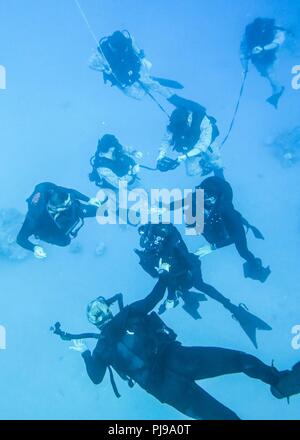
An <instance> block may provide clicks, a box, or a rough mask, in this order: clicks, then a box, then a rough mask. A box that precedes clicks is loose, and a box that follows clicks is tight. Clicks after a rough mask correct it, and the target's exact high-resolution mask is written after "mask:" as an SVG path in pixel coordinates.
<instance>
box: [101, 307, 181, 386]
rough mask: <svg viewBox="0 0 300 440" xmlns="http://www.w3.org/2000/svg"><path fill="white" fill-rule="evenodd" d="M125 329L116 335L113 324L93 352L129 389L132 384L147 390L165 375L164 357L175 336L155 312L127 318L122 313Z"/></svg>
mask: <svg viewBox="0 0 300 440" xmlns="http://www.w3.org/2000/svg"><path fill="white" fill-rule="evenodd" d="M122 315H123V316H122V317H123V319H124V326H123V328H122V330H119V331H117V332H116V330H115V329H114V326H113V325H111V324H113V321H112V322H111V323H109V324H108V325H107V326H106V327H105V328H104V329H103V330H102V333H101V338H100V340H99V343H98V344H97V347H96V351H97V352H98V353H99V355H100V356H101V357H102V355H104V360H105V362H106V363H107V364H109V365H110V366H111V367H112V368H113V369H114V370H115V371H116V373H117V374H118V375H119V376H120V377H121V378H122V379H124V380H126V381H128V383H129V386H132V383H133V381H135V382H137V383H139V385H140V386H142V387H143V388H146V389H150V388H152V387H153V386H154V384H155V383H156V381H159V378H160V376H161V375H162V374H163V372H164V368H163V362H164V355H165V353H166V351H167V350H168V348H169V347H170V345H172V344H179V342H176V338H177V335H176V333H175V332H174V331H173V330H172V329H170V328H169V327H168V326H167V325H166V324H165V323H164V322H163V321H162V320H161V319H160V317H159V316H158V315H157V314H156V313H155V312H151V313H150V314H148V315H141V316H130V306H129V307H125V308H124V309H123V311H122Z"/></svg>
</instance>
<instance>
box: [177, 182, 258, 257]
mask: <svg viewBox="0 0 300 440" xmlns="http://www.w3.org/2000/svg"><path fill="white" fill-rule="evenodd" d="M199 188H201V189H203V190H204V195H205V196H209V197H210V196H213V197H215V198H216V203H215V204H214V205H212V206H211V207H206V206H205V213H204V230H203V236H204V237H205V239H206V240H207V241H208V243H210V244H211V245H213V246H214V247H215V248H216V249H219V248H222V247H225V246H229V245H231V244H234V245H235V247H236V249H237V251H238V253H239V255H240V256H241V257H242V258H243V259H244V260H246V261H247V262H248V263H250V264H255V261H256V258H255V256H254V255H253V254H252V252H251V251H250V250H249V249H248V244H247V237H246V232H245V227H248V228H252V229H253V230H255V231H257V229H256V228H254V227H253V226H252V225H250V224H249V223H248V222H247V220H245V219H244V218H243V216H242V215H241V214H240V213H239V212H238V211H237V210H236V209H235V208H234V206H233V203H232V199H233V193H232V189H231V186H230V185H229V183H228V182H226V181H225V180H224V179H221V178H219V177H217V176H214V177H208V178H207V179H205V180H204V181H203V182H202V183H201V185H200V186H199ZM188 202H190V203H189V204H188ZM181 204H182V201H179V202H175V203H172V204H171V210H174V209H177V208H178V207H180V206H181ZM190 204H192V212H193V214H195V210H196V192H194V193H193V194H192V196H191V197H190V198H189V199H186V200H185V208H186V209H190V208H191V206H190ZM192 226H193V225H192Z"/></svg>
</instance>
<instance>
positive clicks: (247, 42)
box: [243, 18, 281, 76]
mask: <svg viewBox="0 0 300 440" xmlns="http://www.w3.org/2000/svg"><path fill="white" fill-rule="evenodd" d="M279 29H281V28H279V27H277V26H276V25H275V20H273V19H269V18H265V19H261V20H259V21H257V20H255V21H254V22H253V23H251V24H249V25H248V26H247V27H246V31H245V37H244V43H243V44H244V46H243V52H244V55H245V57H246V58H250V59H251V61H252V63H253V64H254V66H255V67H256V69H257V70H258V71H259V73H260V74H261V75H262V76H267V75H268V73H269V69H270V67H271V66H272V65H273V64H274V62H275V60H276V56H277V52H278V48H277V47H276V48H275V49H272V50H263V51H262V52H260V53H259V54H253V53H252V51H253V49H254V48H255V47H257V46H258V47H264V46H266V45H268V44H271V43H272V42H273V40H274V38H275V35H276V31H277V30H279Z"/></svg>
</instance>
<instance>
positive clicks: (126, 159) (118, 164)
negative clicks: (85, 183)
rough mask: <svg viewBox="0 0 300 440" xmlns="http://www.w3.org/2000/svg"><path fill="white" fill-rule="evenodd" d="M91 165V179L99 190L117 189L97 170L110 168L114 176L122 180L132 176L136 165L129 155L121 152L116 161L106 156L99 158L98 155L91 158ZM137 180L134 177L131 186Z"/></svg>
mask: <svg viewBox="0 0 300 440" xmlns="http://www.w3.org/2000/svg"><path fill="white" fill-rule="evenodd" d="M90 164H91V167H92V172H91V173H90V174H89V179H90V181H91V182H94V183H95V185H96V186H98V187H99V188H110V189H113V190H114V189H115V187H113V186H112V185H111V184H110V183H109V182H107V181H106V180H105V178H103V177H101V175H100V174H99V173H98V171H97V168H100V167H103V168H109V169H110V170H111V171H112V172H113V173H114V174H116V175H117V176H118V177H120V178H122V177H124V176H126V175H128V174H130V171H131V169H132V168H133V167H134V166H135V165H136V162H135V160H134V159H133V158H132V157H131V156H130V155H128V154H126V153H124V152H120V153H118V154H117V155H116V158H115V159H109V158H107V157H105V156H99V155H97V153H96V154H95V155H94V156H93V157H91V159H90ZM136 179H137V176H134V175H132V180H131V182H130V183H129V185H132V184H133V183H134V182H135V181H136Z"/></svg>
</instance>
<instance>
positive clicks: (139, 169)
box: [131, 164, 141, 176]
mask: <svg viewBox="0 0 300 440" xmlns="http://www.w3.org/2000/svg"><path fill="white" fill-rule="evenodd" d="M140 171H141V168H140V166H139V165H138V164H136V165H134V167H132V169H131V174H132V175H133V176H135V175H136V174H138V173H139V172H140Z"/></svg>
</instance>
